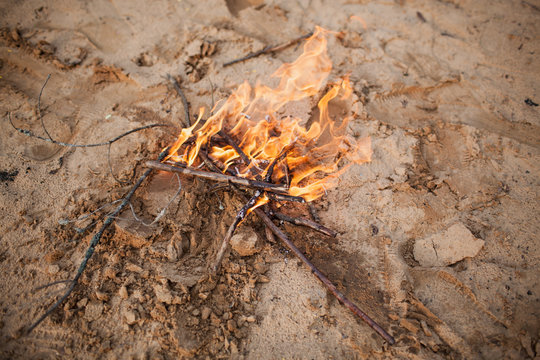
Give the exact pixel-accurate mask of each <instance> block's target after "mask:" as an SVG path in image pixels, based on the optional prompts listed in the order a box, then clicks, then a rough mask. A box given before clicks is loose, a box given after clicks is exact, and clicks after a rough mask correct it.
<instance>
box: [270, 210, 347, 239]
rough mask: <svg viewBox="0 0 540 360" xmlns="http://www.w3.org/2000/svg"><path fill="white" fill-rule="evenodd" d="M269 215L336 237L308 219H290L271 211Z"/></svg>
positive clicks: (330, 231) (324, 227)
mask: <svg viewBox="0 0 540 360" xmlns="http://www.w3.org/2000/svg"><path fill="white" fill-rule="evenodd" d="M270 215H272V216H274V217H276V218H278V219H279V220H282V221H286V222H290V223H291V224H295V225H300V226H307V227H309V228H312V229H313V230H317V231H318V232H320V233H323V234H325V235H328V236H331V237H336V236H337V232H335V231H334V230H332V229H329V228H327V227H326V226H324V225H321V224H319V223H317V222H315V221H312V220H309V219H304V218H295V217H292V216H289V215H286V214H283V213H280V212H274V211H272V212H271V213H270Z"/></svg>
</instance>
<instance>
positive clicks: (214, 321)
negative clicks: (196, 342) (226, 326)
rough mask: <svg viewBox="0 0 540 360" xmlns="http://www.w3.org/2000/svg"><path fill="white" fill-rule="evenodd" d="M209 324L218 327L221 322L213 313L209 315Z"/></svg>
mask: <svg viewBox="0 0 540 360" xmlns="http://www.w3.org/2000/svg"><path fill="white" fill-rule="evenodd" d="M210 322H211V323H212V325H214V326H216V327H218V326H219V325H220V324H221V320H220V319H219V317H218V316H217V315H216V314H214V313H211V314H210Z"/></svg>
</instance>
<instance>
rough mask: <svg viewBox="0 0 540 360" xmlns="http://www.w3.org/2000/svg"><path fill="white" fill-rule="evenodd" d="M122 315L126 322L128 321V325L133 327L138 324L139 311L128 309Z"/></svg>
mask: <svg viewBox="0 0 540 360" xmlns="http://www.w3.org/2000/svg"><path fill="white" fill-rule="evenodd" d="M122 315H124V320H126V324H128V325H133V324H135V323H136V322H137V315H138V314H137V310H130V309H127V308H126V309H125V310H124V311H123V314H122Z"/></svg>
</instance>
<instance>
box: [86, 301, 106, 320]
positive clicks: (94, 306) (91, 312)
mask: <svg viewBox="0 0 540 360" xmlns="http://www.w3.org/2000/svg"><path fill="white" fill-rule="evenodd" d="M102 313H103V303H102V302H94V301H93V302H91V303H89V304H88V305H86V308H85V310H84V318H85V319H86V320H88V321H94V320H97V319H99V317H100V316H101V314H102Z"/></svg>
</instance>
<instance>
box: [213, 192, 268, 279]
mask: <svg viewBox="0 0 540 360" xmlns="http://www.w3.org/2000/svg"><path fill="white" fill-rule="evenodd" d="M262 194H263V192H262V191H261V190H257V192H255V195H253V196H252V197H251V199H249V201H248V202H247V203H246V204H245V205H244V206H243V207H242V208H241V209H240V211H239V212H238V214H236V217H235V218H234V221H233V223H232V224H231V226H229V229H228V230H227V233H226V234H225V237H224V238H223V241H222V242H221V247H220V248H219V251H218V253H217V255H216V260H215V262H214V265H213V266H212V271H213V272H214V273H217V271H218V269H219V266H220V265H221V261H222V260H223V256H224V255H225V252H226V251H227V247H228V246H229V242H230V240H231V238H232V236H233V234H234V232H235V231H236V229H237V228H238V225H240V223H241V222H242V221H243V220H244V219H245V218H246V216H247V214H248V212H249V210H250V209H251V208H253V207H254V206H255V205H257V201H258V200H259V198H260V197H261V195H262Z"/></svg>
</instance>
